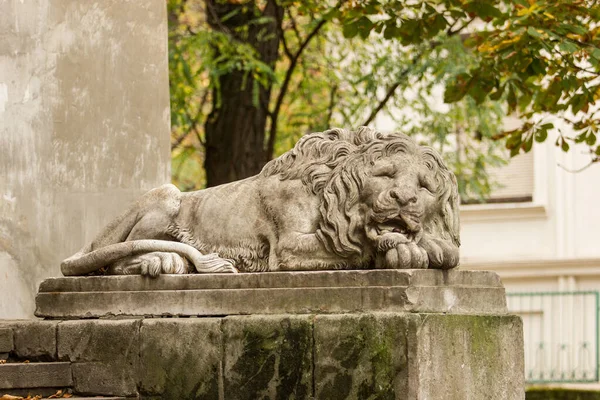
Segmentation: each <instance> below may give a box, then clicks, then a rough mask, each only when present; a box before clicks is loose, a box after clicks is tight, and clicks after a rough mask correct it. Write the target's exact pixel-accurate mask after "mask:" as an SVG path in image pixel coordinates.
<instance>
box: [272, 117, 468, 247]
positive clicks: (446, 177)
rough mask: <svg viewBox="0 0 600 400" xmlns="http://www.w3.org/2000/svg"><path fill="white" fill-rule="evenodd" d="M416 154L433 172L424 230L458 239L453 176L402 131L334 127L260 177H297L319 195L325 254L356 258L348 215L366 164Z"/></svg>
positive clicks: (355, 235)
mask: <svg viewBox="0 0 600 400" xmlns="http://www.w3.org/2000/svg"><path fill="white" fill-rule="evenodd" d="M406 154H411V155H418V156H419V157H420V158H421V159H422V161H423V162H424V164H425V165H426V166H427V168H429V170H431V171H433V173H434V176H435V180H436V183H437V185H436V187H437V193H435V194H436V197H437V201H438V204H439V205H440V207H439V210H441V211H440V213H439V214H438V215H435V216H434V217H433V218H431V220H430V221H429V222H428V223H427V224H425V226H424V230H425V232H427V233H429V234H432V235H436V236H437V237H440V238H443V239H445V240H448V241H451V242H452V243H453V244H454V245H456V246H457V247H458V246H460V239H459V232H460V226H459V211H458V206H459V196H458V190H457V184H456V177H455V176H454V174H453V173H452V172H451V171H450V170H448V168H447V167H446V165H445V164H444V162H443V161H442V159H441V157H440V155H439V154H438V153H437V152H436V151H435V150H433V149H432V148H430V147H427V146H420V145H418V144H417V143H416V142H415V141H414V140H413V139H411V138H409V137H408V136H406V135H404V134H402V133H390V134H387V135H386V134H383V133H381V132H379V131H376V130H374V129H370V128H367V127H360V128H359V129H357V130H356V131H352V130H347V129H340V128H334V129H330V130H327V131H324V132H321V133H312V134H310V135H306V136H304V137H302V138H301V139H300V140H299V141H298V143H297V144H296V146H294V148H293V149H292V150H290V151H288V152H287V153H285V154H283V155H282V156H281V157H279V158H277V159H274V160H272V161H271V162H269V163H268V164H267V165H265V167H264V168H263V170H262V172H261V175H262V176H263V177H269V176H274V175H278V176H279V179H280V180H287V179H300V180H301V181H302V183H303V184H304V186H305V187H306V189H307V190H309V191H310V192H311V193H312V194H314V195H316V196H319V198H320V199H321V200H322V201H321V206H320V214H321V220H320V222H319V228H318V230H317V235H318V237H319V238H320V240H321V241H322V243H323V244H324V245H325V246H326V247H327V249H328V250H329V251H332V252H334V253H336V254H337V255H339V256H342V257H353V256H361V255H362V253H363V246H362V244H361V243H362V238H361V236H360V232H361V228H362V227H363V221H362V220H361V217H360V213H356V212H353V210H354V209H355V208H356V207H357V206H358V205H359V200H360V199H359V197H360V193H361V191H362V188H363V186H364V183H365V181H366V180H367V179H368V178H369V176H368V174H367V172H366V168H365V167H366V166H368V165H373V164H374V162H375V161H377V160H379V159H382V158H386V157H397V156H399V155H406Z"/></svg>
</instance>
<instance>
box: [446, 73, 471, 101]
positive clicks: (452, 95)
mask: <svg viewBox="0 0 600 400" xmlns="http://www.w3.org/2000/svg"><path fill="white" fill-rule="evenodd" d="M470 81H471V76H470V75H469V74H466V73H462V74H458V75H457V76H456V79H455V81H454V82H453V83H452V84H450V85H448V86H446V90H445V92H444V102H446V103H454V102H457V101H459V100H461V99H462V98H463V97H465V95H466V94H467V91H468V90H469V82H470Z"/></svg>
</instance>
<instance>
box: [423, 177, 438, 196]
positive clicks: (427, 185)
mask: <svg viewBox="0 0 600 400" xmlns="http://www.w3.org/2000/svg"><path fill="white" fill-rule="evenodd" d="M419 184H420V185H421V187H422V188H424V189H426V190H427V191H428V192H431V193H436V192H437V184H436V182H435V181H434V180H433V178H432V177H431V176H429V175H420V176H419Z"/></svg>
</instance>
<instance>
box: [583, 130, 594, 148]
mask: <svg viewBox="0 0 600 400" xmlns="http://www.w3.org/2000/svg"><path fill="white" fill-rule="evenodd" d="M585 143H586V144H587V145H588V146H593V145H595V144H596V135H595V134H594V133H593V132H590V134H589V135H588V136H587V138H586V139H585Z"/></svg>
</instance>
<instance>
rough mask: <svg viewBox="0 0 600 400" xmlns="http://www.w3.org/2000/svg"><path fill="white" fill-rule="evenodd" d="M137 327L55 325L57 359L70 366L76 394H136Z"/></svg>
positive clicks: (125, 323) (121, 323)
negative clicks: (69, 362) (56, 328)
mask: <svg viewBox="0 0 600 400" xmlns="http://www.w3.org/2000/svg"><path fill="white" fill-rule="evenodd" d="M140 324H141V322H140V321H139V320H131V319H129V320H91V321H85V320H84V321H66V322H61V323H59V324H58V343H57V344H58V357H59V359H61V360H65V361H71V362H72V363H73V365H72V369H73V379H74V381H75V384H74V389H75V390H76V391H77V392H78V393H83V394H102V395H110V396H132V395H136V394H137V388H136V386H137V377H138V373H139V349H140V341H139V329H140Z"/></svg>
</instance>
